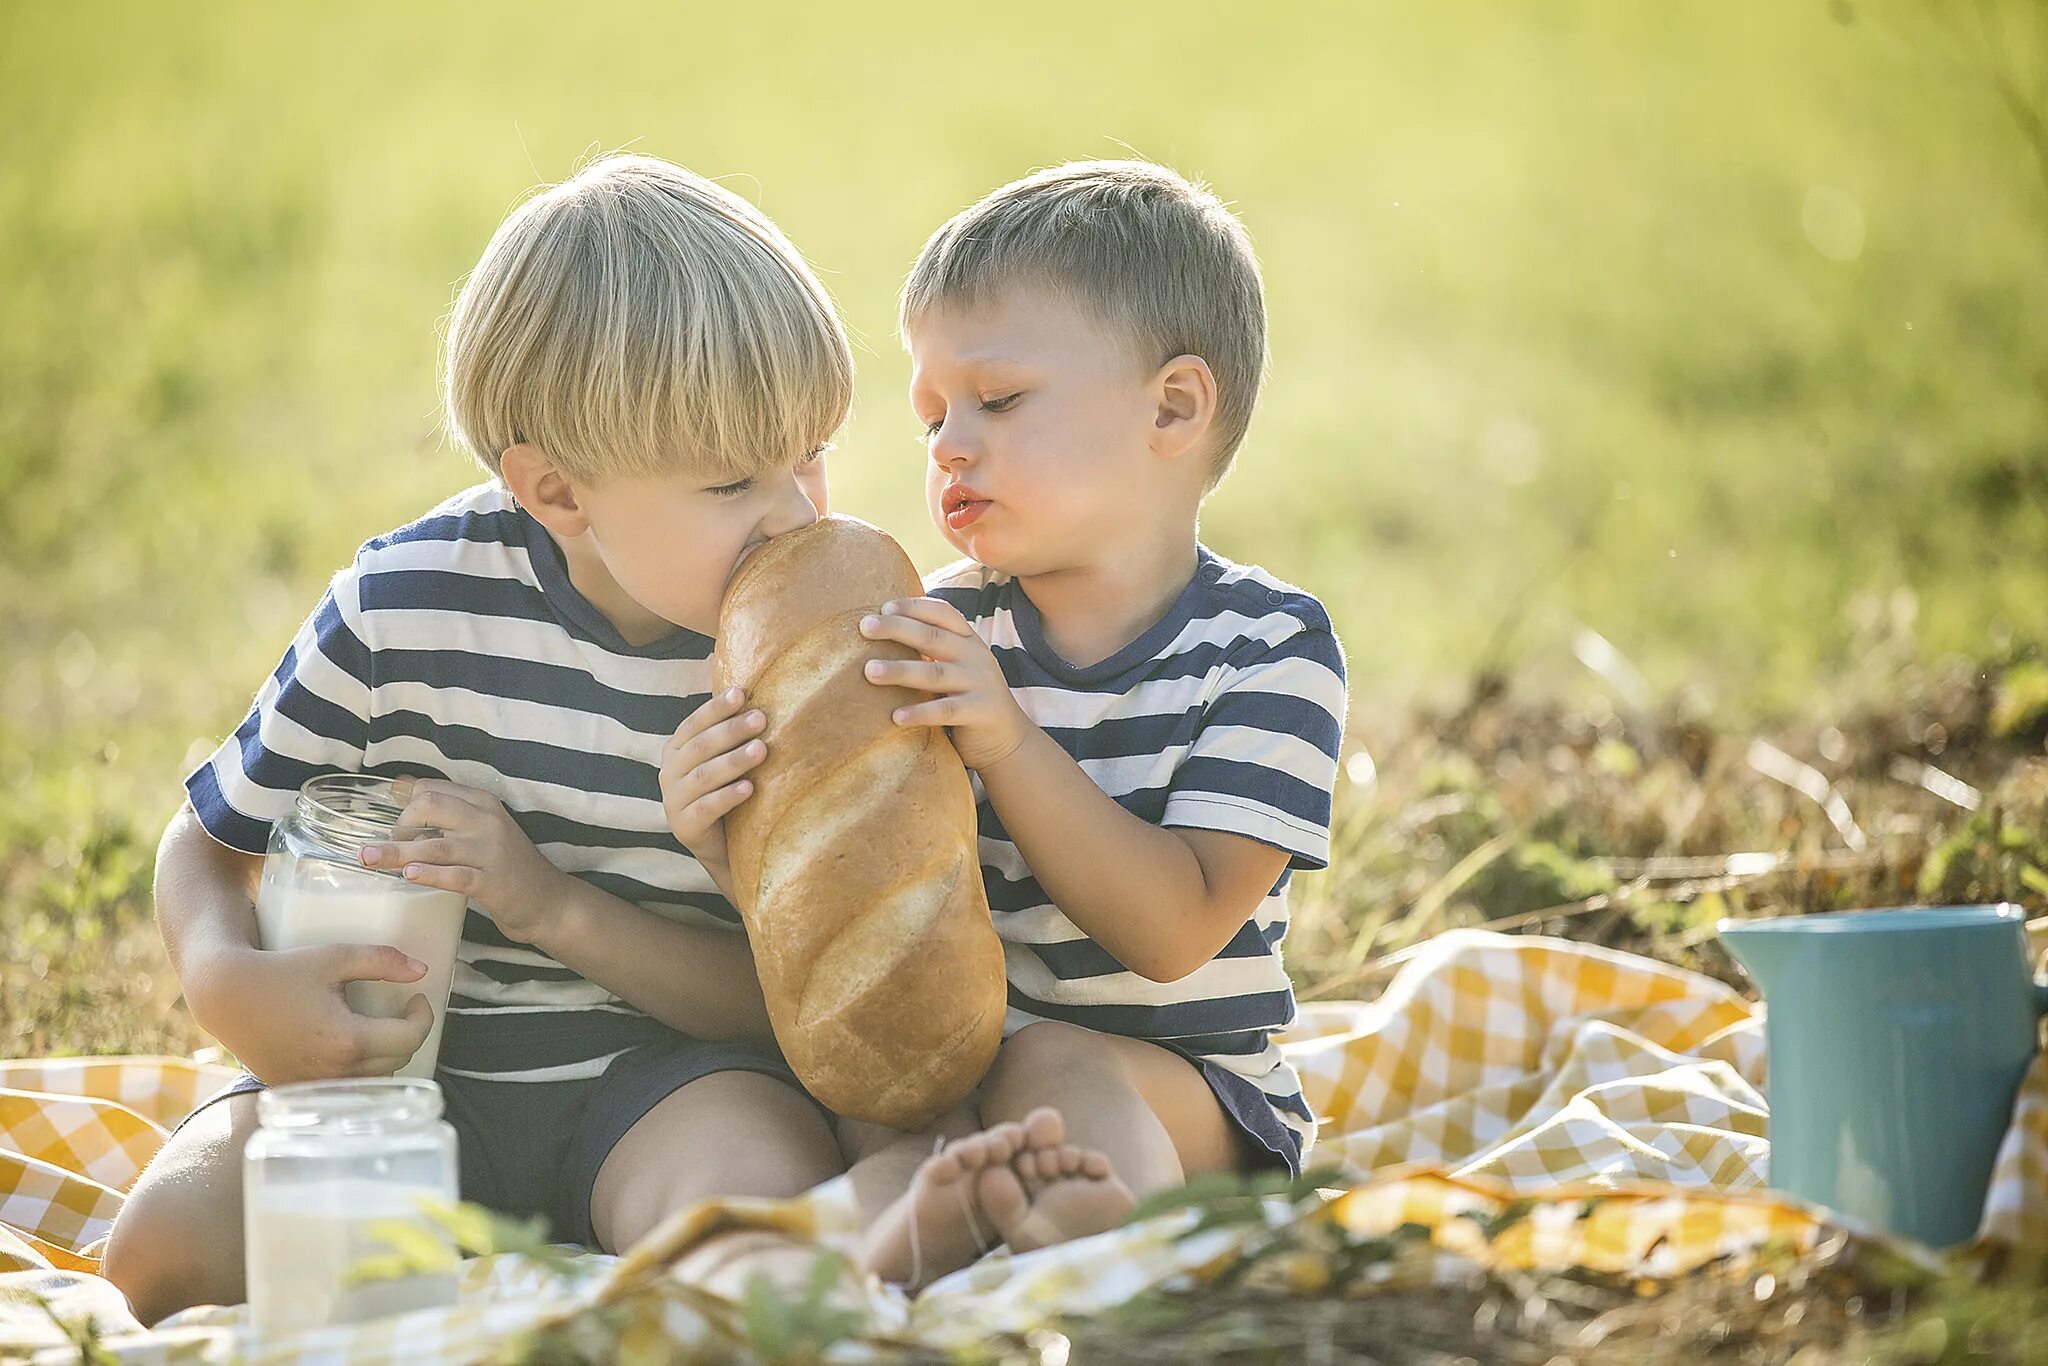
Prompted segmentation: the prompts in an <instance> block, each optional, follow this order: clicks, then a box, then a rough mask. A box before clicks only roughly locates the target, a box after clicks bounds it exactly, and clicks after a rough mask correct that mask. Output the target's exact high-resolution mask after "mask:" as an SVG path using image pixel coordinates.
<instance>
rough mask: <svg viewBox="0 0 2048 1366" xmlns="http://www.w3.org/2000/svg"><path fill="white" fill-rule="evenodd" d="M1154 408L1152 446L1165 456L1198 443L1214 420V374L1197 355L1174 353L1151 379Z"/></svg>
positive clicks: (1199, 444) (1187, 449)
mask: <svg viewBox="0 0 2048 1366" xmlns="http://www.w3.org/2000/svg"><path fill="white" fill-rule="evenodd" d="M1152 387H1153V390H1154V392H1155V394H1156V395H1157V398H1158V409H1157V411H1156V412H1155V413H1154V415H1153V419H1152V449H1153V451H1154V452H1155V453H1156V454H1159V455H1163V456H1166V457H1168V458H1169V459H1172V458H1176V457H1179V456H1183V455H1186V454H1187V453H1188V452H1190V451H1192V450H1195V449H1196V448H1198V447H1199V446H1201V444H1202V440H1203V438H1204V437H1206V436H1208V435H1209V428H1210V426H1211V424H1213V423H1214V422H1215V421H1216V376H1215V375H1214V374H1213V373H1211V371H1210V369H1209V362H1207V361H1205V360H1203V359H1202V358H1201V357H1200V356H1175V357H1174V358H1173V359H1172V360H1170V361H1168V362H1166V364H1164V365H1162V366H1160V367H1159V373H1158V375H1157V376H1155V377H1154V379H1153V381H1152Z"/></svg>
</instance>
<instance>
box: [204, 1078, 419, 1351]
mask: <svg viewBox="0 0 2048 1366" xmlns="http://www.w3.org/2000/svg"><path fill="white" fill-rule="evenodd" d="M256 1107H257V1114H258V1116H259V1117H260V1119H261V1121H262V1127H261V1128H260V1129H258V1130H257V1131H256V1133H255V1134H254V1135H252V1136H251V1137H250V1139H249V1146H248V1147H247V1148H246V1149H245V1150H244V1152H243V1155H242V1230H243V1239H244V1247H245V1251H246V1261H247V1271H248V1278H249V1316H250V1320H251V1321H252V1322H253V1323H254V1324H255V1325H256V1327H258V1328H260V1329H263V1330H265V1331H266V1332H281V1333H282V1332H295V1331H297V1330H299V1329H303V1328H317V1327H319V1326H321V1325H322V1324H329V1323H355V1322H359V1321H361V1320H363V1319H373V1318H382V1317H384V1316H385V1315H386V1314H400V1313H404V1312H406V1311H407V1310H411V1309H424V1308H428V1307H430V1306H433V1305H445V1304H453V1303H454V1302H455V1273H454V1272H453V1271H452V1270H451V1271H443V1272H429V1273H423V1274H417V1275H411V1276H405V1277H401V1278H397V1279H388V1280H369V1281H362V1282H361V1283H359V1284H353V1285H352V1284H350V1280H351V1272H352V1271H354V1270H355V1268H357V1267H358V1266H359V1265H360V1264H361V1263H362V1262H363V1261H364V1260H365V1259H367V1258H371V1257H378V1256H387V1255H389V1254H390V1253H391V1251H392V1248H391V1246H390V1244H389V1243H387V1242H385V1241H383V1240H382V1239H381V1238H380V1237H379V1236H378V1235H379V1233H380V1232H381V1230H380V1229H379V1228H378V1227H377V1226H378V1225H379V1224H383V1223H387V1222H389V1221H394V1220H396V1221H403V1222H405V1223H409V1224H412V1225H414V1226H415V1227H417V1228H420V1229H423V1230H427V1231H429V1232H434V1229H435V1226H434V1224H433V1222H432V1221H431V1220H430V1219H428V1218H427V1216H426V1214H425V1213H424V1212H423V1211H422V1209H421V1201H422V1200H427V1201H433V1202H438V1203H443V1204H452V1203H453V1202H454V1201H455V1198H456V1188H457V1187H456V1166H455V1130H454V1129H453V1128H451V1127H450V1126H449V1125H448V1123H447V1122H446V1121H445V1120H443V1119H442V1118H441V1088H440V1087H438V1086H436V1085H435V1084H434V1083H433V1082H431V1081H419V1080H416V1079H410V1078H396V1077H380V1078H369V1079H365V1080H362V1081H312V1082H301V1083H299V1084H298V1085H295V1086H280V1087H276V1088H274V1089H272V1090H269V1091H265V1092H263V1093H262V1095H261V1097H260V1098H259V1099H258V1101H257V1103H256ZM435 1236H437V1237H439V1236H442V1235H439V1234H438V1233H435Z"/></svg>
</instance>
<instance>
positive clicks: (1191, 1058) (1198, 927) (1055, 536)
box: [679, 162, 1345, 1283]
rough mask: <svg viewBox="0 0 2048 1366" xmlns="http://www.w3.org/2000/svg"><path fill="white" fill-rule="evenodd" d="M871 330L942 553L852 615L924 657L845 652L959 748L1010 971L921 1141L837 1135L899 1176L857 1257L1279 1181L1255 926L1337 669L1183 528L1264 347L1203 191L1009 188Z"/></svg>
mask: <svg viewBox="0 0 2048 1366" xmlns="http://www.w3.org/2000/svg"><path fill="white" fill-rule="evenodd" d="M902 326H903V333H904V337H905V340H906V342H907V344H908V346H909V350H910V356H911V366H912V375H911V388H910V401H911V406H912V407H913V408H914V409H915V410H916V413H917V416H918V419H919V421H920V423H921V424H922V425H923V427H924V431H925V440H926V446H927V451H928V454H929V459H928V461H927V463H926V467H925V470H926V476H927V495H928V501H929V505H930V511H931V515H932V517H933V519H934V520H935V521H936V522H937V523H938V525H939V527H940V529H941V531H942V532H943V533H944V535H945V537H946V539H947V540H948V541H949V542H950V543H951V544H952V545H953V547H954V548H955V549H957V550H959V551H960V552H961V553H962V554H963V555H965V556H967V558H966V559H964V560H962V561H961V562H960V563H958V564H956V565H953V566H951V567H949V568H947V569H943V570H940V571H939V572H937V573H936V574H934V575H932V576H931V577H930V578H929V579H928V580H927V581H926V588H927V592H928V594H929V596H926V597H922V598H917V599H913V600H909V601H903V602H893V603H889V604H887V605H885V606H884V607H883V608H882V609H881V610H880V611H879V612H878V613H877V614H875V615H874V616H871V617H869V618H867V619H866V620H865V621H864V622H863V623H862V629H863V631H864V632H865V633H866V634H867V635H868V636H869V637H871V638H872V639H875V640H892V641H899V642H901V643H903V644H906V645H909V646H911V647H912V648H914V649H915V650H917V651H918V652H919V654H920V655H922V656H923V658H922V659H921V660H916V661H902V662H887V661H875V662H873V663H871V664H870V665H869V666H868V670H867V675H868V678H869V679H870V680H872V681H873V682H874V683H876V684H878V685H883V686H891V685H902V686H907V687H911V688H916V689H921V690H923V691H925V692H927V693H930V694H933V695H934V696H933V699H932V700H930V701H927V702H922V703H919V704H916V705H912V706H908V707H905V708H903V709H902V710H900V711H899V712H897V713H896V717H895V719H896V721H897V723H898V724H899V725H905V726H945V727H947V728H948V729H949V730H950V732H951V734H952V738H953V741H954V743H955V745H956V746H957V747H958V748H959V751H960V757H961V758H962V759H963V760H965V761H966V763H967V765H968V766H969V767H970V768H971V769H973V770H974V772H975V787H976V795H977V798H978V800H979V803H980V825H981V858H982V872H983V875H984V878H985V881H986V883H987V888H988V899H989V905H990V907H991V909H992V911H993V914H994V916H995V921H996V928H997V930H998V932H999V933H1000V934H1001V936H1002V937H1003V940H1004V941H1005V948H1006V957H1007V961H1008V973H1009V990H1010V1011H1009V1016H1008V1020H1007V1022H1006V1033H1007V1038H1006V1040H1005V1042H1004V1044H1003V1046H1002V1049H1001V1052H1000V1053H999V1054H998V1056H997V1058H996V1061H995V1065H994V1067H993V1069H992V1070H991V1072H990V1073H989V1075H988V1077H987V1079H986V1080H985V1081H984V1083H983V1084H982V1086H981V1088H980V1091H979V1093H978V1096H977V1098H976V1101H975V1103H974V1110H973V1113H971V1114H962V1115H956V1116H953V1117H951V1118H950V1119H949V1121H948V1122H947V1123H946V1124H944V1125H942V1126H941V1127H940V1130H939V1132H940V1134H942V1135H948V1136H952V1137H953V1141H952V1142H951V1143H950V1144H948V1145H947V1146H946V1147H945V1148H944V1149H943V1150H942V1151H940V1152H938V1153H937V1154H936V1155H934V1154H933V1153H932V1143H933V1137H932V1136H930V1135H926V1136H921V1137H918V1138H914V1139H908V1140H904V1141H900V1142H895V1143H892V1144H880V1143H876V1142H874V1141H872V1139H871V1138H870V1139H869V1140H867V1141H863V1142H857V1143H855V1144H853V1145H852V1147H853V1150H855V1151H863V1152H866V1153H868V1154H869V1155H868V1156H867V1157H865V1158H864V1159H863V1161H862V1162H861V1163H859V1164H858V1165H856V1167H855V1169H854V1172H855V1178H856V1187H857V1188H865V1189H866V1190H868V1191H873V1190H874V1189H876V1188H877V1187H878V1186H880V1185H883V1184H885V1183H886V1182H888V1181H889V1180H892V1179H893V1181H894V1187H895V1189H897V1190H903V1189H904V1187H905V1184H906V1182H907V1185H908V1190H907V1192H906V1193H905V1194H903V1195H902V1196H901V1197H900V1198H898V1199H895V1200H894V1201H893V1202H888V1201H883V1200H879V1199H876V1198H874V1197H872V1196H870V1197H867V1198H864V1200H863V1203H864V1204H865V1205H867V1206H868V1207H869V1208H870V1209H871V1210H874V1209H879V1210H881V1211H882V1212H881V1213H880V1214H879V1217H877V1218H875V1219H874V1220H873V1222H872V1224H871V1228H870V1233H869V1237H868V1244H867V1248H866V1256H865V1260H866V1262H867V1264H868V1266H869V1267H870V1268H871V1269H873V1270H874V1271H876V1272H878V1273H879V1274H881V1275H882V1276H884V1277H885V1278H888V1279H891V1280H897V1281H904V1282H910V1283H917V1282H921V1281H924V1280H927V1279H929V1278H931V1277H932V1276H936V1275H939V1274H942V1273H944V1272H946V1271H948V1270H950V1269H952V1268H954V1267H957V1266H960V1265H962V1264H964V1263H966V1262H968V1261H970V1260H972V1259H973V1258H974V1257H975V1256H976V1255H978V1253H979V1252H981V1251H983V1250H985V1248H986V1246H987V1243H988V1241H989V1240H990V1239H991V1238H998V1239H1001V1240H1002V1241H1004V1242H1007V1243H1008V1244H1009V1245H1010V1246H1011V1247H1012V1248H1014V1249H1020V1250H1021V1249H1025V1248H1031V1247H1036V1246H1040V1245H1042V1244H1045V1243H1048V1242H1054V1241H1059V1240H1061V1239H1065V1238H1071V1237H1075V1236H1079V1235H1082V1234H1086V1233H1092V1232H1096V1231H1098V1230H1101V1229H1104V1228H1107V1227H1109V1226H1110V1225H1112V1224H1114V1223H1116V1222H1117V1221H1118V1220H1120V1219H1121V1218H1122V1217H1123V1215H1124V1214H1125V1213H1127V1212H1128V1211H1129V1209H1130V1208H1131V1205H1132V1203H1133V1200H1134V1198H1142V1197H1144V1196H1146V1195H1149V1194H1152V1193H1154V1192H1156V1191H1160V1190H1164V1189H1168V1188H1171V1187H1174V1186H1177V1185H1180V1184H1182V1183H1183V1182H1184V1181H1185V1180H1186V1179H1187V1178H1188V1177H1190V1176H1194V1175H1198V1174H1201V1173H1205V1172H1227V1171H1245V1170H1251V1169H1274V1170H1285V1171H1289V1172H1298V1171H1299V1170H1300V1169H1301V1161H1302V1156H1303V1153H1304V1151H1305V1150H1306V1148H1307V1147H1308V1145H1309V1142H1310V1140H1311V1138H1312V1136H1313V1133H1314V1126H1315V1121H1314V1117H1313V1116H1312V1115H1311V1114H1310V1112H1309V1109H1308V1106H1307V1105H1306V1104H1305V1103H1304V1101H1303V1099H1302V1094H1301V1085H1300V1081H1299V1079H1298V1078H1297V1076H1296V1075H1295V1072H1294V1069H1293V1068H1292V1067H1290V1066H1289V1065H1288V1063H1287V1062H1286V1060H1285V1059H1284V1058H1283V1057H1282V1056H1281V1054H1280V1051H1279V1049H1278V1048H1277V1046H1276V1045H1275V1044H1274V1042H1273V1037H1272V1036H1273V1033H1274V1031H1276V1030H1278V1029H1279V1028H1281V1027H1282V1026H1284V1025H1285V1024H1287V1023H1288V1021H1289V1020H1291V1019H1292V1018H1293V1014H1294V997H1293V993H1292V990H1291V988H1290V986H1289V983H1288V978H1287V974H1286V972H1285V970H1284V969H1283V967H1282V965H1281V958H1280V947H1281V941H1282V937H1283V936H1284V935H1285V933H1286V929H1287V887H1288V882H1289V880H1290V878H1291V877H1292V875H1293V874H1294V872H1295V871H1297V870H1299V869H1309V868H1319V867H1322V866H1323V865H1324V864H1325V862H1326V861H1327V859H1328V855H1329V824H1330V795H1331V789H1332V786H1333V784H1334V782H1335V777H1336V764H1337V754H1338V748H1339V741H1340V737H1341V731H1342V726H1343V717H1344V711H1345V684H1344V658H1343V653H1342V650H1341V649H1340V647H1339V644H1338V641H1337V637H1336V635H1335V634H1334V632H1333V631H1332V629H1331V625H1330V620H1329V617H1328V615H1327V614H1326V613H1325V612H1324V610H1323V608H1322V606H1321V604H1320V603H1318V602H1317V601H1316V600H1315V598H1313V597H1311V596H1310V595H1309V594H1308V593H1306V592H1304V591H1302V590H1301V589H1299V588H1295V587H1293V586H1291V585H1289V584H1286V583H1283V582H1281V581H1279V580H1278V579H1275V578H1274V577H1272V576H1271V575H1269V574H1267V573H1265V572H1264V571H1263V570H1260V569H1258V568H1256V567H1255V566H1251V565H1242V564H1234V563H1232V562H1231V561H1229V560H1226V559H1224V558H1223V557H1221V556H1219V555H1216V554H1215V553H1213V552H1212V551H1210V550H1209V549H1207V548H1206V547H1205V546H1203V545H1202V544H1201V542H1200V540H1199V539H1198V535H1197V525H1196V522H1197V517H1198V514H1199V511H1200V509H1201V505H1202V502H1203V500H1204V499H1205V498H1206V497H1207V495H1208V494H1209V492H1210V491H1211V490H1213V489H1214V488H1215V487H1216V485H1217V483H1218V482H1219V481H1220V480H1221V479H1222V478H1223V476H1224V474H1225V473H1226V472H1227V471H1228V470H1229V468H1230V464H1231V461H1232V459H1233V457H1234V455H1235V454H1236V451H1237V449H1238V446H1239V444H1240V442H1241V441H1242V440H1243V439H1244V435H1245V431H1246V428H1247V426H1248V424H1249V423H1250V420H1251V415H1252V408H1253V403H1254V400H1255V399H1256V397H1257V393H1258V388H1259V383H1260V379H1261V375H1262V371H1263V368H1264V362H1265V353H1266V344H1265V308H1264V301H1263V291H1262V286H1261V282H1260V277H1259V269H1258V263H1257V260H1256V258H1255V257H1254V255H1253V252H1252V249H1251V244H1250V242H1249V240H1248V239H1247V237H1246V235H1245V232H1244V229H1243V227H1242V225H1240V224H1239V222H1238V221H1237V219H1236V218H1235V217H1233V216H1232V215H1231V214H1230V212H1229V211H1228V210H1227V209H1225V208H1224V206H1223V205H1222V204H1221V203H1219V202H1218V201H1217V200H1216V199H1215V197H1214V196H1212V195H1210V194H1209V193H1207V192H1206V191H1204V190H1202V189H1200V188H1198V187H1196V186H1194V185H1192V184H1190V183H1189V182H1188V181H1186V180H1184V179H1182V178H1181V177H1180V176H1178V175H1176V174H1175V173H1173V172H1172V171H1169V170H1167V169H1165V168H1163V167H1159V166H1154V165H1150V164H1145V163H1139V162H1091V163H1079V164H1073V165H1068V166H1062V167H1059V168H1057V169H1054V170H1050V171H1046V172H1043V173H1041V174H1038V175H1034V176H1030V177H1028V178H1026V179H1024V180H1020V181H1017V182H1016V183H1014V184H1011V185H1006V186H1004V187H1002V188H1001V189H998V190H996V191H995V192H994V193H992V194H990V195H989V196H988V197H987V198H985V199H984V200H982V201H981V202H980V203H978V204H976V205H974V206H973V207H971V208H969V209H967V210H966V211H964V212H963V213H961V214H960V215H958V216H957V217H955V218H954V219H953V220H952V221H950V222H948V223H947V224H945V225H944V226H943V227H941V228H940V229H939V230H938V232H937V233H936V234H934V235H933V237H932V239H931V240H930V241H929V242H928V243H927V244H926V245H925V248H924V251H923V253H922V255H921V256H920V257H919V258H918V261H917V264H916V266H915V268H914V269H913V270H912V272H911V275H910V278H909V281H908V283H907V284H906V286H905V288H904V292H903V306H902ZM747 766H748V764H747V762H746V761H745V759H744V757H743V756H734V758H733V761H732V763H731V764H730V765H728V766H727V767H724V768H721V769H720V770H719V772H720V774H721V776H722V777H724V778H726V779H727V780H728V781H730V780H733V779H736V778H737V776H738V774H739V773H741V772H744V771H745V768H746V767H747ZM679 833H681V832H679ZM693 833H694V832H693ZM689 838H690V836H689V835H685V836H684V841H685V843H688V842H689ZM977 1126H979V1132H969V1131H972V1130H974V1129H975V1128H976V1127H977Z"/></svg>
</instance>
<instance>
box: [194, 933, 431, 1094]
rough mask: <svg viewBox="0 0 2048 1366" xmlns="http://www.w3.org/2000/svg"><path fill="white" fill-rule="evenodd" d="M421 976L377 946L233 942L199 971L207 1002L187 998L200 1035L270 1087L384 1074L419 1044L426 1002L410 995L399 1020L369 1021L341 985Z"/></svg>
mask: <svg viewBox="0 0 2048 1366" xmlns="http://www.w3.org/2000/svg"><path fill="white" fill-rule="evenodd" d="M426 974H427V967H426V964H424V963H422V962H420V961H419V960H418V959H415V958H411V957H408V956H407V955H406V954H404V953H401V952H400V951H399V950H397V949H395V948H391V947H390V946H388V945H382V944H328V945H323V946H321V947H319V948H310V949H282V950H275V951H268V950H263V949H255V948H237V949H235V950H233V951H232V952H229V953H227V954H226V955H224V956H223V957H222V958H220V959H219V960H217V961H215V962H214V963H212V964H211V965H209V968H208V970H207V971H206V973H205V974H204V975H203V980H204V981H205V982H206V983H207V984H208V985H207V993H206V994H207V997H208V1001H207V1002H206V1003H204V1004H202V1003H201V1002H198V1001H193V1002H190V1004H191V1005H192V1007H193V1012H194V1014H195V1016H200V1017H202V1018H201V1023H202V1024H203V1025H205V1026H206V1029H207V1031H208V1032H209V1033H211V1034H212V1035H213V1036H214V1037H215V1038H216V1039H219V1040H220V1041H221V1043H222V1044H223V1045H225V1046H226V1048H227V1049H228V1051H229V1052H231V1053H233V1054H234V1055H235V1058H236V1060H237V1061H239V1062H240V1063H241V1064H242V1066H244V1067H246V1068H248V1069H249V1070H250V1071H251V1072H253V1073H255V1074H256V1075H257V1076H258V1077H261V1078H262V1079H263V1080H264V1081H266V1082H268V1083H269V1084H271V1085H272V1086H281V1085H284V1084H285V1083H287V1082H294V1081H324V1080H327V1079H329V1078H334V1077H388V1076H390V1075H391V1074H392V1073H394V1072H396V1071H397V1070H398V1069H399V1068H401V1067H403V1066H405V1064H406V1063H407V1062H408V1061H409V1060H410V1059H411V1058H412V1055H413V1054H414V1053H416V1052H418V1051H419V1046H420V1045H421V1044H423V1043H425V1042H426V1039H427V1033H428V1031H429V1030H430V1029H431V1028H432V1027H433V1023H434V1015H433V1009H432V1007H430V1006H429V1005H428V1004H427V998H426V997H425V996H419V995H416V996H414V997H413V998H412V999H411V1000H409V1001H407V1002H406V1004H405V1016H404V1018H402V1019H396V1020H383V1019H377V1018H375V1017H373V1016H369V1015H358V1014H357V1013H356V1012H355V1011H353V1010H351V1009H349V1005H348V1001H347V999H346V997H345V996H344V995H343V989H344V988H345V987H346V986H347V985H348V984H349V983H350V982H417V981H419V980H420V979H421V978H423V977H425V976H426ZM190 994H191V992H190V989H189V986H188V990H187V996H188V997H189V996H190ZM209 1005H210V1006H211V1007H213V1008H210V1009H209V1008H206V1007H207V1006H209Z"/></svg>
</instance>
